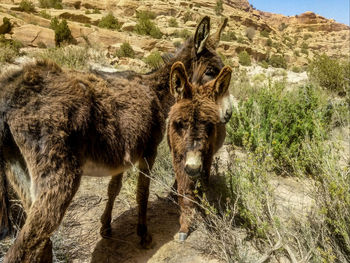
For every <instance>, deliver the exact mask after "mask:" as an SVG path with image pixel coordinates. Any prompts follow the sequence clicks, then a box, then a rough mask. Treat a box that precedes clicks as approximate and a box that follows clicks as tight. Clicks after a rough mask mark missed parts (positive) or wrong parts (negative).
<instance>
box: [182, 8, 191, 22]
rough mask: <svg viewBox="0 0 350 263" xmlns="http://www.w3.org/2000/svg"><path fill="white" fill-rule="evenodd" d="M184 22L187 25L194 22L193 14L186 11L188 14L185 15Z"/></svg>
mask: <svg viewBox="0 0 350 263" xmlns="http://www.w3.org/2000/svg"><path fill="white" fill-rule="evenodd" d="M182 20H183V21H184V23H186V22H187V21H193V14H192V12H191V11H186V13H185V14H184V15H183V17H182Z"/></svg>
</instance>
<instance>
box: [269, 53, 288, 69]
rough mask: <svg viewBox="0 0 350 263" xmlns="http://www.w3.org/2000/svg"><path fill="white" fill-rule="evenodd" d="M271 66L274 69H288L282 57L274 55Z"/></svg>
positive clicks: (270, 62) (270, 61)
mask: <svg viewBox="0 0 350 263" xmlns="http://www.w3.org/2000/svg"><path fill="white" fill-rule="evenodd" d="M269 64H270V65H271V66H272V67H274V68H284V69H286V68H287V62H286V60H285V58H284V57H283V56H282V55H272V56H271V57H270V59H269Z"/></svg>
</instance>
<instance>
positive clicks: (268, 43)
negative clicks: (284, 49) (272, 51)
mask: <svg viewBox="0 0 350 263" xmlns="http://www.w3.org/2000/svg"><path fill="white" fill-rule="evenodd" d="M272 45H273V42H272V40H271V38H268V39H267V40H266V46H268V47H272Z"/></svg>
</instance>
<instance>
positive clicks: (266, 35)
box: [260, 29, 270, 38]
mask: <svg viewBox="0 0 350 263" xmlns="http://www.w3.org/2000/svg"><path fill="white" fill-rule="evenodd" d="M260 36H262V37H266V38H268V37H269V36H270V32H269V31H267V30H265V29H264V30H263V31H260Z"/></svg>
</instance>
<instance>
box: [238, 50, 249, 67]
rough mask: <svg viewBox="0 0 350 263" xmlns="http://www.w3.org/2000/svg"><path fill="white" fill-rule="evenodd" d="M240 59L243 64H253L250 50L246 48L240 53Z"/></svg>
mask: <svg viewBox="0 0 350 263" xmlns="http://www.w3.org/2000/svg"><path fill="white" fill-rule="evenodd" d="M238 60H239V63H240V64H241V65H242V66H250V65H251V64H252V62H251V60H250V56H249V54H248V52H247V51H245V50H244V51H241V52H240V53H239V54H238Z"/></svg>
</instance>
